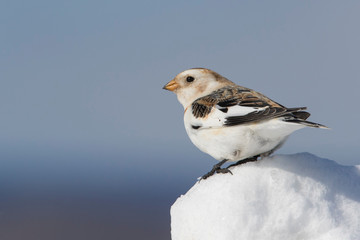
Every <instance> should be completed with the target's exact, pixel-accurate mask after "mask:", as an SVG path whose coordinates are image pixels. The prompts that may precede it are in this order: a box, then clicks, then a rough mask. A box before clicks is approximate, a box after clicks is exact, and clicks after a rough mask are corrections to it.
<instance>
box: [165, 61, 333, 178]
mask: <svg viewBox="0 0 360 240" xmlns="http://www.w3.org/2000/svg"><path fill="white" fill-rule="evenodd" d="M163 88H164V89H166V90H169V91H172V92H174V93H175V94H176V95H177V98H178V100H179V102H180V103H181V104H182V105H183V106H184V109H185V112H184V124H185V129H186V132H187V134H188V136H189V137H190V139H191V141H192V143H193V144H195V146H197V147H198V148H199V149H200V150H201V151H203V152H205V153H207V154H209V155H211V156H212V157H214V158H215V159H217V160H219V161H220V162H219V163H218V164H216V165H214V167H213V168H212V170H211V171H210V172H209V173H207V174H205V175H204V176H203V177H202V179H206V178H208V177H209V176H211V175H213V174H214V173H215V172H216V173H227V172H230V173H231V171H230V170H229V167H231V166H234V165H238V164H242V163H245V162H249V161H255V160H256V159H257V158H258V157H259V156H260V157H264V156H268V155H270V154H271V153H273V152H274V151H275V150H276V149H278V148H279V147H281V145H282V144H283V143H284V142H285V140H286V138H287V137H288V136H289V135H290V134H291V133H292V132H294V131H295V130H298V129H301V128H303V127H306V126H308V127H315V128H327V127H326V126H324V125H321V124H318V123H313V122H309V121H306V119H307V118H308V117H309V116H310V113H308V112H305V111H303V110H305V109H306V107H298V108H287V107H284V106H283V105H281V104H279V103H277V102H275V101H273V100H271V99H269V98H268V97H266V96H264V95H263V94H261V93H259V92H256V91H254V90H251V89H249V88H245V87H241V86H238V85H236V84H235V83H233V82H231V81H230V80H228V79H226V78H225V77H223V76H221V75H220V74H218V73H216V72H214V71H212V70H209V69H205V68H194V69H189V70H186V71H184V72H181V73H179V74H178V75H177V76H176V77H175V78H174V79H173V80H171V81H170V82H169V83H167V84H166V85H165V86H164V87H163ZM227 161H232V162H237V163H235V164H232V165H230V166H229V167H227V168H221V166H222V165H223V164H224V163H225V162H227Z"/></svg>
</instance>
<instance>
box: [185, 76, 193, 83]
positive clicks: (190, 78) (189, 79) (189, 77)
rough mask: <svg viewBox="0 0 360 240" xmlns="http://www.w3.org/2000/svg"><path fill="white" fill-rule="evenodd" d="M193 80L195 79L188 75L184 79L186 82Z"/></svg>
mask: <svg viewBox="0 0 360 240" xmlns="http://www.w3.org/2000/svg"><path fill="white" fill-rule="evenodd" d="M194 80H195V78H194V77H192V76H188V77H187V78H186V81H187V82H192V81H194Z"/></svg>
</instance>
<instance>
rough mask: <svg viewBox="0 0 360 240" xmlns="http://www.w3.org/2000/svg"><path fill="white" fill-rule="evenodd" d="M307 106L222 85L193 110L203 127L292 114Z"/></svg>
mask: <svg viewBox="0 0 360 240" xmlns="http://www.w3.org/2000/svg"><path fill="white" fill-rule="evenodd" d="M304 109H305V108H286V107H284V106H282V105H280V104H278V103H276V102H274V101H272V100H271V99H269V98H267V97H266V96H264V95H262V94H261V93H258V92H255V91H253V90H251V89H248V88H244V87H240V86H228V87H224V88H221V89H219V90H217V91H215V92H213V93H211V94H209V95H207V96H204V97H201V98H199V99H197V100H195V101H194V102H193V104H192V114H193V116H194V117H195V119H197V120H200V121H201V123H202V124H201V125H202V126H201V127H202V128H211V127H221V126H235V125H241V124H246V123H251V122H259V121H263V120H268V119H272V118H277V117H281V116H290V115H291V114H292V113H295V112H299V111H301V110H304Z"/></svg>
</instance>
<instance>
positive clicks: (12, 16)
mask: <svg viewBox="0 0 360 240" xmlns="http://www.w3.org/2000/svg"><path fill="white" fill-rule="evenodd" d="M359 11H360V3H359V2H358V1H341V2H339V1H296V2H294V1H271V2H270V1H225V2H224V1H223V2H221V3H220V2H219V1H178V2H170V1H151V2H146V1H141V2H135V1H71V2H70V1H68V2H59V1H58V2H55V1H37V0H35V1H2V2H1V3H0V29H1V32H0V46H1V47H0V81H1V88H0V113H1V120H0V123H1V124H0V132H1V134H0V161H1V162H0V165H1V169H2V172H3V174H2V179H3V181H2V186H3V189H10V190H11V189H12V187H14V186H16V187H17V189H20V190H19V191H22V190H24V189H27V188H28V187H29V186H31V187H33V188H35V189H37V187H36V186H40V187H38V188H39V189H47V187H48V188H49V189H52V188H55V189H60V188H63V189H66V188H67V187H69V189H71V188H72V189H75V190H74V191H77V190H78V189H84V187H85V186H88V187H90V188H91V186H97V188H96V187H95V190H96V189H97V190H96V191H95V190H94V194H95V195H96V193H100V192H101V191H102V189H109V192H111V191H116V189H118V188H126V189H131V186H132V184H137V185H143V186H145V187H144V188H146V187H148V188H147V189H153V188H154V187H156V186H158V185H161V184H163V185H162V186H163V188H161V189H167V188H169V186H174V185H176V186H177V187H178V188H176V189H175V190H174V193H173V195H171V199H174V198H175V197H176V193H177V192H178V194H181V193H183V191H186V189H187V188H188V187H189V186H190V185H191V184H192V183H193V181H194V180H195V178H196V177H198V176H200V175H202V174H203V173H205V172H206V171H207V170H208V169H209V168H210V167H211V166H212V165H213V164H214V163H215V160H213V159H212V158H211V157H210V156H207V155H206V154H204V153H202V152H200V151H199V150H197V149H196V147H194V146H193V145H192V144H191V142H190V140H189V139H188V137H187V135H186V133H185V130H184V127H183V119H182V117H183V109H182V106H181V105H180V104H179V103H178V102H177V99H176V97H175V95H174V94H172V93H170V92H167V91H164V90H163V89H162V87H163V85H164V84H165V83H167V82H168V81H169V80H171V79H172V78H173V77H174V76H175V75H176V74H178V73H179V72H181V71H183V70H185V69H187V68H192V67H207V68H210V69H212V70H214V71H216V72H218V73H220V74H222V75H224V76H225V77H227V78H229V79H230V80H232V81H234V82H236V83H237V84H239V85H243V86H246V87H249V88H252V89H255V90H257V91H260V92H262V93H264V94H265V95H267V96H268V97H270V98H272V99H274V100H275V101H278V102H280V103H282V104H284V105H285V106H288V107H299V106H307V107H308V110H309V112H311V113H312V116H311V117H310V120H311V121H315V122H319V123H322V124H325V125H327V126H329V127H330V128H332V130H328V131H327V130H319V129H304V130H300V131H298V132H296V133H295V134H293V135H292V136H291V137H290V138H289V140H288V142H287V143H286V144H285V145H284V147H283V148H282V149H281V150H280V151H279V153H285V154H291V153H297V152H310V153H313V154H315V155H318V156H320V157H325V158H328V159H332V160H335V161H337V162H338V163H340V164H347V165H353V164H360V159H359V157H358V156H359V155H360V150H359V149H360V148H359V142H360V137H359V134H358V132H359V127H358V123H359V122H360V113H359V111H358V110H357V103H358V91H359V89H360V81H359V79H360V70H359V69H360V68H359V62H360V47H359V42H360V29H359V27H358V23H359V22H360V16H359V14H358V13H359ZM5 173H6V174H5ZM26 176H27V177H26ZM32 181H33V183H34V184H32V185H31V184H30V185H26V183H28V182H32ZM44 181H45V182H47V183H48V185H47V187H46V186H45V185H46V184H45V185H41V184H40V183H41V182H44ZM55 183H57V184H58V185H56V184H55ZM165 183H166V184H165ZM180 183H181V184H180ZM12 184H15V185H12ZM54 184H55V185H54ZM147 184H148V185H147ZM34 186H35V187H34ZM41 186H44V188H41ZM59 186H60V187H59ZM31 187H30V189H32V188H31ZM91 189H92V188H91ZM161 189H160V190H159V191H160V192H161ZM59 191H60V190H59ZM98 191H99V192H98ZM141 191H142V190H141V189H139V194H140V193H141ZM11 196H13V197H14V198H15V197H16V196H17V195H11Z"/></svg>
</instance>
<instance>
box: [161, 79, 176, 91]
mask: <svg viewBox="0 0 360 240" xmlns="http://www.w3.org/2000/svg"><path fill="white" fill-rule="evenodd" d="M178 87H179V84H178V83H177V82H175V80H171V81H170V82H168V83H167V84H166V85H165V86H164V87H163V89H166V90H169V91H172V92H173V91H174V90H175V89H177V88H178Z"/></svg>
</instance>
